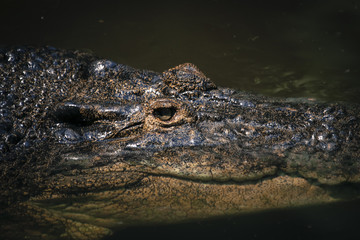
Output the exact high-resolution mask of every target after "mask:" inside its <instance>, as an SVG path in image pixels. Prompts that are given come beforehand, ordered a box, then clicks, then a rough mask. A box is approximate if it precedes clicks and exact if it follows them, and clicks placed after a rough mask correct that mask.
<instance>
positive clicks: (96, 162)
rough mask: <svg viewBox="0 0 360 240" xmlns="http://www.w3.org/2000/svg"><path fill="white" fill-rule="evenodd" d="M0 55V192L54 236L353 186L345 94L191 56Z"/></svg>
mask: <svg viewBox="0 0 360 240" xmlns="http://www.w3.org/2000/svg"><path fill="white" fill-rule="evenodd" d="M2 59H3V60H2V61H3V62H2V65H1V66H2V67H3V69H4V70H3V72H4V73H5V74H4V73H3V77H4V79H5V80H6V81H5V84H4V86H5V87H4V90H2V92H1V93H6V94H7V97H8V98H9V99H10V100H5V102H4V103H5V104H3V106H5V107H6V109H5V110H4V111H3V113H6V114H7V115H6V116H8V118H9V119H10V120H9V121H11V123H9V121H6V119H5V120H4V121H3V123H2V126H5V127H3V128H4V129H5V130H4V132H5V134H4V136H5V137H3V138H2V139H3V144H2V145H1V146H2V154H3V156H4V161H3V162H1V168H2V169H1V170H2V176H1V182H2V183H4V184H2V185H3V186H2V187H3V188H5V190H4V191H3V193H4V195H3V196H2V199H6V202H8V203H9V202H11V201H16V202H20V203H19V204H17V205H16V208H17V209H20V210H21V211H25V212H30V214H29V215H32V216H33V217H34V218H35V219H36V220H37V221H42V220H43V218H46V219H48V220H49V219H50V220H49V221H50V222H51V224H53V225H54V224H56V225H61V226H65V229H66V231H67V233H66V234H67V236H68V237H73V238H81V237H84V238H89V237H90V236H91V237H93V238H98V237H101V236H103V235H106V234H108V233H109V232H108V231H107V230H106V229H107V228H116V227H118V226H126V225H131V224H138V223H149V222H150V223H154V222H174V221H180V220H188V219H199V218H207V217H210V216H218V215H224V214H238V213H241V212H246V211H253V210H261V209H268V208H278V207H288V206H297V205H304V204H314V203H322V202H330V201H334V200H336V199H342V198H345V197H348V196H349V194H347V195H345V194H342V190H349V189H350V192H351V194H350V195H351V196H358V194H359V191H358V183H359V181H360V162H359V159H360V156H359V154H360V151H359V143H360V139H359V127H360V118H359V108H358V106H349V105H348V106H344V105H341V104H324V103H318V102H313V101H309V100H289V99H288V100H285V99H270V98H265V97H261V96H256V95H251V94H247V93H243V92H238V91H234V90H231V89H227V88H220V87H216V86H215V85H214V84H213V83H212V82H211V81H210V80H209V79H208V78H207V77H206V76H205V75H204V74H203V73H202V72H201V71H200V70H199V69H198V68H197V67H196V66H194V65H193V64H182V65H179V66H177V67H175V68H172V69H169V70H167V71H165V72H163V73H155V72H151V71H140V70H136V69H133V68H130V67H128V66H125V65H121V64H116V63H114V62H111V61H108V60H101V59H96V58H95V57H93V56H89V55H86V54H83V53H79V52H75V53H73V52H66V51H61V50H56V49H49V48H44V49H40V50H39V49H37V50H34V49H30V50H29V49H25V50H24V49H22V50H21V51H20V50H16V51H15V50H13V51H9V52H6V53H3V57H2ZM14 59H15V60H14ZM16 59H17V60H16ZM11 61H17V62H15V64H14V62H13V63H12V62H11ZM24 63H26V64H24ZM14 65H15V67H14ZM11 67H13V68H15V70H11ZM5 77H6V78H5ZM24 86H25V87H24ZM16 87H17V88H16ZM11 89H15V90H13V91H11ZM4 96H5V94H4ZM9 96H10V97H9ZM25 99H28V100H27V101H28V102H29V103H28V104H27V105H26V104H25V107H27V109H26V111H24V113H23V114H19V111H20V110H21V109H22V108H24V102H25V103H26V101H25ZM12 106H14V107H12ZM4 116H5V115H4ZM6 124H7V125H6ZM24 125H25V126H26V127H22V126H24ZM11 137H12V138H13V139H14V138H15V139H16V140H13V141H11ZM9 139H10V140H9ZM5 185H6V186H5ZM347 192H349V191H347ZM19 196H20V197H19ZM11 205H12V204H10V206H11ZM24 209H25V210H24ZM45 216H47V217H45ZM48 216H51V217H48ZM74 222H77V223H79V224H80V223H81V226H82V229H84V228H85V229H86V231H83V230H81V231H80V230H79V229H80V228H79V227H76V226H78V225H76V224H73V223H74ZM84 226H86V227H84ZM91 229H92V230H91ZM94 229H95V230H94Z"/></svg>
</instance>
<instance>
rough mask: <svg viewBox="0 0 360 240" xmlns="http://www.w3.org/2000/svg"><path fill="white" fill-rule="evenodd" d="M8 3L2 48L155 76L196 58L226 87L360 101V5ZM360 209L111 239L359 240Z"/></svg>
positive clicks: (224, 221) (132, 231)
mask: <svg viewBox="0 0 360 240" xmlns="http://www.w3.org/2000/svg"><path fill="white" fill-rule="evenodd" d="M0 6H1V8H0V29H1V35H0V36H1V37H0V46H7V45H24V44H26V45H28V44H30V45H51V46H54V47H58V48H68V49H82V50H87V51H92V52H94V53H95V54H97V55H99V56H102V57H104V58H109V59H111V60H113V61H116V62H119V63H124V64H128V65H130V66H133V67H136V68H146V69H151V70H155V71H163V70H165V69H168V68H170V67H173V66H175V65H178V64H181V63H184V62H192V63H194V64H196V65H198V66H199V68H200V69H201V70H202V71H203V72H204V73H206V75H207V76H208V77H210V78H211V79H212V81H214V82H215V83H216V84H217V85H219V86H224V87H231V88H236V89H240V90H245V91H251V92H256V93H261V94H264V95H269V96H277V97H305V98H317V99H321V100H326V101H347V102H355V103H360V81H359V76H360V72H359V64H360V44H359V42H360V39H359V38H360V27H359V26H360V3H359V1H335V0H330V1H316V0H315V1H300V0H293V1H285V0H284V1H265V0H263V1H259V0H255V1H196V2H195V1H188V0H185V1H128V2H125V1H116V2H115V1H60V0H54V1H48V0H43V1H12V0H3V1H2V2H1V3H0ZM359 203H360V202H359V201H357V202H356V201H355V202H350V203H339V204H332V205H330V206H321V207H320V206H317V207H309V208H301V209H295V210H281V211H280V210H279V211H270V212H266V213H263V214H253V215H246V216H240V217H226V218H221V219H214V220H211V221H202V222H195V223H184V224H177V225H171V226H156V227H154V226H152V227H149V226H147V227H136V228H128V229H125V230H123V231H121V232H119V233H118V234H116V235H115V236H114V237H113V238H112V239H119V238H121V239H126V237H135V238H140V237H144V236H158V237H164V238H165V237H174V236H181V237H184V238H193V237H201V238H208V237H210V238H211V237H216V238H218V239H220V238H221V239H239V238H241V239H269V237H270V238H278V239H279V238H280V239H325V238H326V239H359V235H360V233H359V232H358V229H359V227H360V223H359V221H358V216H359V213H360V207H359ZM124 237H125V238H124Z"/></svg>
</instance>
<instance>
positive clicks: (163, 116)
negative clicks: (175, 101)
mask: <svg viewBox="0 0 360 240" xmlns="http://www.w3.org/2000/svg"><path fill="white" fill-rule="evenodd" d="M175 113H176V108H174V107H160V108H155V109H154V112H153V115H154V116H155V117H156V118H158V119H160V120H161V121H169V120H170V119H171V118H172V117H173V116H174V115H175Z"/></svg>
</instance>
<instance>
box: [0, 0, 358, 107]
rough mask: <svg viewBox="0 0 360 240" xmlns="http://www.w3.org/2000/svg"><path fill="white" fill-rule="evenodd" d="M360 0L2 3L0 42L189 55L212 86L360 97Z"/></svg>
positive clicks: (166, 63) (153, 60)
mask: <svg viewBox="0 0 360 240" xmlns="http://www.w3.org/2000/svg"><path fill="white" fill-rule="evenodd" d="M359 8H360V5H359V1H351V0H349V1H342V0H337V1H336V0H323V1H319V0H308V1H301V0H291V1H289V0H282V1H279V0H277V1H270V0H253V1H245V0H242V1H230V0H228V1H220V0H218V1H216V0H213V1H211V0H208V1H194V0H182V1H139V0H132V1H121V0H120V1H108V0H101V1H100V0H99V1H64V0H51V1H50V0H43V1H17V0H2V1H1V3H0V29H1V33H0V34H1V35H0V46H7V45H24V44H30V45H51V46H54V47H58V48H68V49H81V50H88V51H92V52H94V53H95V54H96V55H98V56H101V57H104V58H108V59H111V60H113V61H115V62H118V63H123V64H128V65H131V66H133V67H136V68H145V69H151V70H155V71H163V70H166V69H168V68H170V67H173V66H175V65H178V64H181V63H184V62H192V63H194V64H196V65H198V66H199V67H200V69H201V70H202V71H203V72H205V73H206V75H207V76H208V77H210V78H211V79H212V80H213V81H214V82H215V83H216V84H217V85H220V86H226V87H232V88H237V89H241V90H246V91H252V92H256V93H261V94H265V95H270V96H279V97H313V98H318V99H322V100H328V101H347V102H358V103H360V81H359V80H358V79H359V75H360V73H359V63H360V56H359V53H360V44H359V42H360V37H359V33H360V27H359V26H360V14H359V11H360V10H359Z"/></svg>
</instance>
